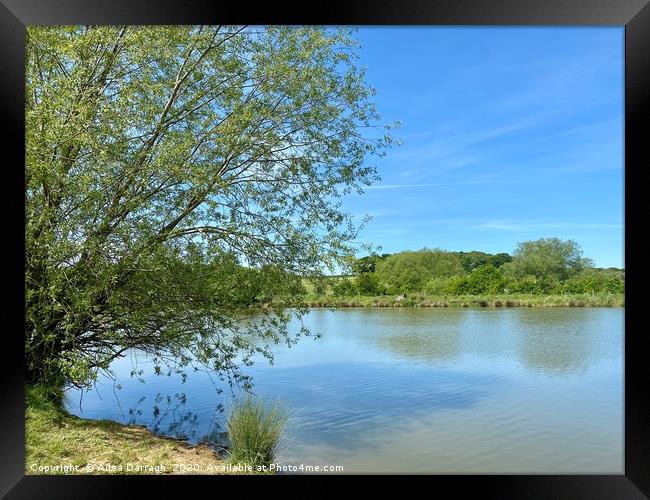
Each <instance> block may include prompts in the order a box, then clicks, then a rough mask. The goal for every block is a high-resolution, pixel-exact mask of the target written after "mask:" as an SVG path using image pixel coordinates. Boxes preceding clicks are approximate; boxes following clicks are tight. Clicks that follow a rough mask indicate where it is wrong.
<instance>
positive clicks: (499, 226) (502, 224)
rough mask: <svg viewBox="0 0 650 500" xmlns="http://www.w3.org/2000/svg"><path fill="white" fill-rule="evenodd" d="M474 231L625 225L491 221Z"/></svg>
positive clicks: (617, 225) (619, 225) (591, 227)
mask: <svg viewBox="0 0 650 500" xmlns="http://www.w3.org/2000/svg"><path fill="white" fill-rule="evenodd" d="M470 227H471V228H472V229H478V230H484V231H515V232H523V231H535V230H538V229H622V228H623V224H608V223H579V222H578V223H576V222H526V221H515V222H510V221H489V222H483V223H480V224H473V225H471V226H470Z"/></svg>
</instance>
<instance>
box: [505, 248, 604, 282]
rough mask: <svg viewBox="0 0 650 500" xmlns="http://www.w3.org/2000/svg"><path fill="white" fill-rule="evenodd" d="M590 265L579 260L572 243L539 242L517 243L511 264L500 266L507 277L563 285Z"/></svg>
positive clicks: (581, 259)
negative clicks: (531, 278)
mask: <svg viewBox="0 0 650 500" xmlns="http://www.w3.org/2000/svg"><path fill="white" fill-rule="evenodd" d="M592 265H593V263H592V261H591V260H590V259H585V258H583V257H582V250H581V249H580V246H579V245H578V244H577V243H576V242H575V241H573V240H566V241H564V240H561V239H559V238H542V239H539V240H535V241H524V242H523V243H519V244H518V245H517V248H516V250H515V252H514V255H513V259H512V262H508V263H506V264H503V266H502V270H503V272H504V274H505V275H506V276H508V277H513V278H523V277H524V276H528V275H530V276H535V277H536V278H537V279H540V280H546V281H547V283H549V284H550V283H551V282H554V281H558V280H559V281H564V280H566V279H568V278H570V277H571V276H575V275H576V274H578V273H579V272H580V271H582V270H583V269H585V268H587V267H591V266H592ZM549 286H550V285H549Z"/></svg>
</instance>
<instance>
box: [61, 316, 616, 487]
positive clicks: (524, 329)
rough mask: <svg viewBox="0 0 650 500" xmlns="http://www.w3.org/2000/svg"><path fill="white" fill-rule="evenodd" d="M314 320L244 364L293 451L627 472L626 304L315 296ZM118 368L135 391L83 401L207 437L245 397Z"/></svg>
mask: <svg viewBox="0 0 650 500" xmlns="http://www.w3.org/2000/svg"><path fill="white" fill-rule="evenodd" d="M304 322H305V324H306V325H308V326H309V327H310V328H311V329H312V330H313V331H314V332H315V333H320V334H321V337H320V338H318V339H314V338H310V337H306V338H303V339H302V340H301V341H300V342H299V343H298V345H296V346H293V347H291V348H287V347H286V346H278V348H277V349H276V354H275V361H274V364H273V365H272V366H271V365H269V363H268V362H267V361H266V360H264V359H262V360H260V361H258V362H257V363H256V364H255V365H253V366H252V367H248V368H246V369H245V370H244V372H245V373H246V374H250V375H252V377H253V380H254V384H255V385H254V392H255V393H256V394H259V395H260V396H263V397H265V398H269V399H270V400H279V401H280V402H282V404H283V405H284V406H285V407H286V408H287V409H289V410H290V412H291V418H290V421H289V424H288V425H287V431H286V435H285V436H284V438H283V441H282V443H281V447H280V450H279V451H278V462H280V463H281V464H293V465H300V464H304V465H321V466H323V465H342V466H343V467H344V472H346V473H354V472H406V473H442V474H454V473H459V474H463V473H465V474H471V473H485V474H526V473H528V474H538V473H544V474H580V473H595V474H621V473H623V470H624V467H623V441H624V379H623V372H624V371H623V366H624V334H623V326H624V310H623V309H608V308H593V309H587V308H508V309H451V308H383V309H376V308H373V309H340V310H337V311H335V312H332V311H328V310H325V309H315V310H312V311H311V312H310V313H309V315H307V316H306V317H305V318H304ZM296 329H297V325H296ZM134 367H136V368H137V369H140V368H142V369H144V370H145V372H144V375H143V377H144V379H145V382H144V383H142V382H140V381H138V380H136V379H135V378H132V377H131V376H130V373H131V371H132V370H133V369H134ZM112 368H113V369H114V370H115V372H116V374H117V381H116V383H117V384H119V385H120V386H121V389H115V387H114V383H113V381H108V380H99V381H98V383H97V385H96V388H95V389H93V390H91V391H89V392H84V393H83V397H82V393H81V392H79V391H68V392H67V396H66V405H67V408H68V410H69V411H70V412H71V413H73V414H75V415H79V416H82V417H84V418H108V419H112V420H116V421H118V422H123V423H129V422H130V423H138V424H144V425H146V426H148V427H149V428H150V429H152V430H153V431H154V432H157V433H161V434H165V435H171V436H182V437H186V438H188V440H189V441H190V442H193V443H195V442H198V441H201V440H204V439H211V438H214V435H215V432H219V431H220V430H221V429H220V427H219V426H220V425H221V424H222V422H223V419H224V415H223V413H222V412H220V411H219V410H218V406H219V405H220V404H221V405H224V406H225V408H226V409H227V408H228V406H229V403H230V398H231V397H232V395H231V392H230V390H229V389H226V390H225V391H224V393H223V394H217V392H216V389H215V387H217V388H218V387H220V386H219V383H217V382H216V379H214V377H210V376H209V375H208V374H207V373H203V372H197V373H189V374H188V378H187V381H186V382H185V383H182V381H181V378H180V377H178V376H174V375H172V376H171V377H167V376H156V375H154V374H153V373H152V372H153V370H152V363H151V360H150V359H148V358H147V357H146V356H144V355H143V354H142V353H138V352H131V353H130V355H129V356H127V357H125V358H122V359H119V360H116V361H115V362H114V363H113V365H112Z"/></svg>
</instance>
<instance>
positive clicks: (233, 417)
mask: <svg viewBox="0 0 650 500" xmlns="http://www.w3.org/2000/svg"><path fill="white" fill-rule="evenodd" d="M287 419H288V415H287V412H286V411H285V410H283V409H282V407H281V406H279V405H278V404H277V403H276V404H273V405H270V406H268V405H266V404H265V403H264V402H263V401H262V400H260V399H257V398H255V397H253V396H251V395H247V396H245V397H244V398H243V399H240V400H237V401H235V403H234V406H233V408H232V410H231V411H230V414H229V416H228V421H227V430H228V437H229V438H230V444H231V453H230V461H231V462H233V463H236V464H247V465H250V466H252V467H254V468H255V467H258V466H266V467H268V466H269V465H270V464H271V463H272V462H273V459H274V458H275V452H276V449H277V446H278V443H279V441H280V438H281V437H282V433H283V432H284V427H285V425H286V422H287Z"/></svg>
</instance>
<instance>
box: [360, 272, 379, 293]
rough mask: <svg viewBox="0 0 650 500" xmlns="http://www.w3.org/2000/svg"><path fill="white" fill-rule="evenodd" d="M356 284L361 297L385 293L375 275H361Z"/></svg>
mask: <svg viewBox="0 0 650 500" xmlns="http://www.w3.org/2000/svg"><path fill="white" fill-rule="evenodd" d="M355 283H356V288H357V290H358V292H359V293H360V294H361V295H382V294H383V292H384V290H383V289H382V287H381V285H380V283H379V278H378V277H377V275H376V274H375V273H364V274H360V275H359V276H357V277H356V279H355Z"/></svg>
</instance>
